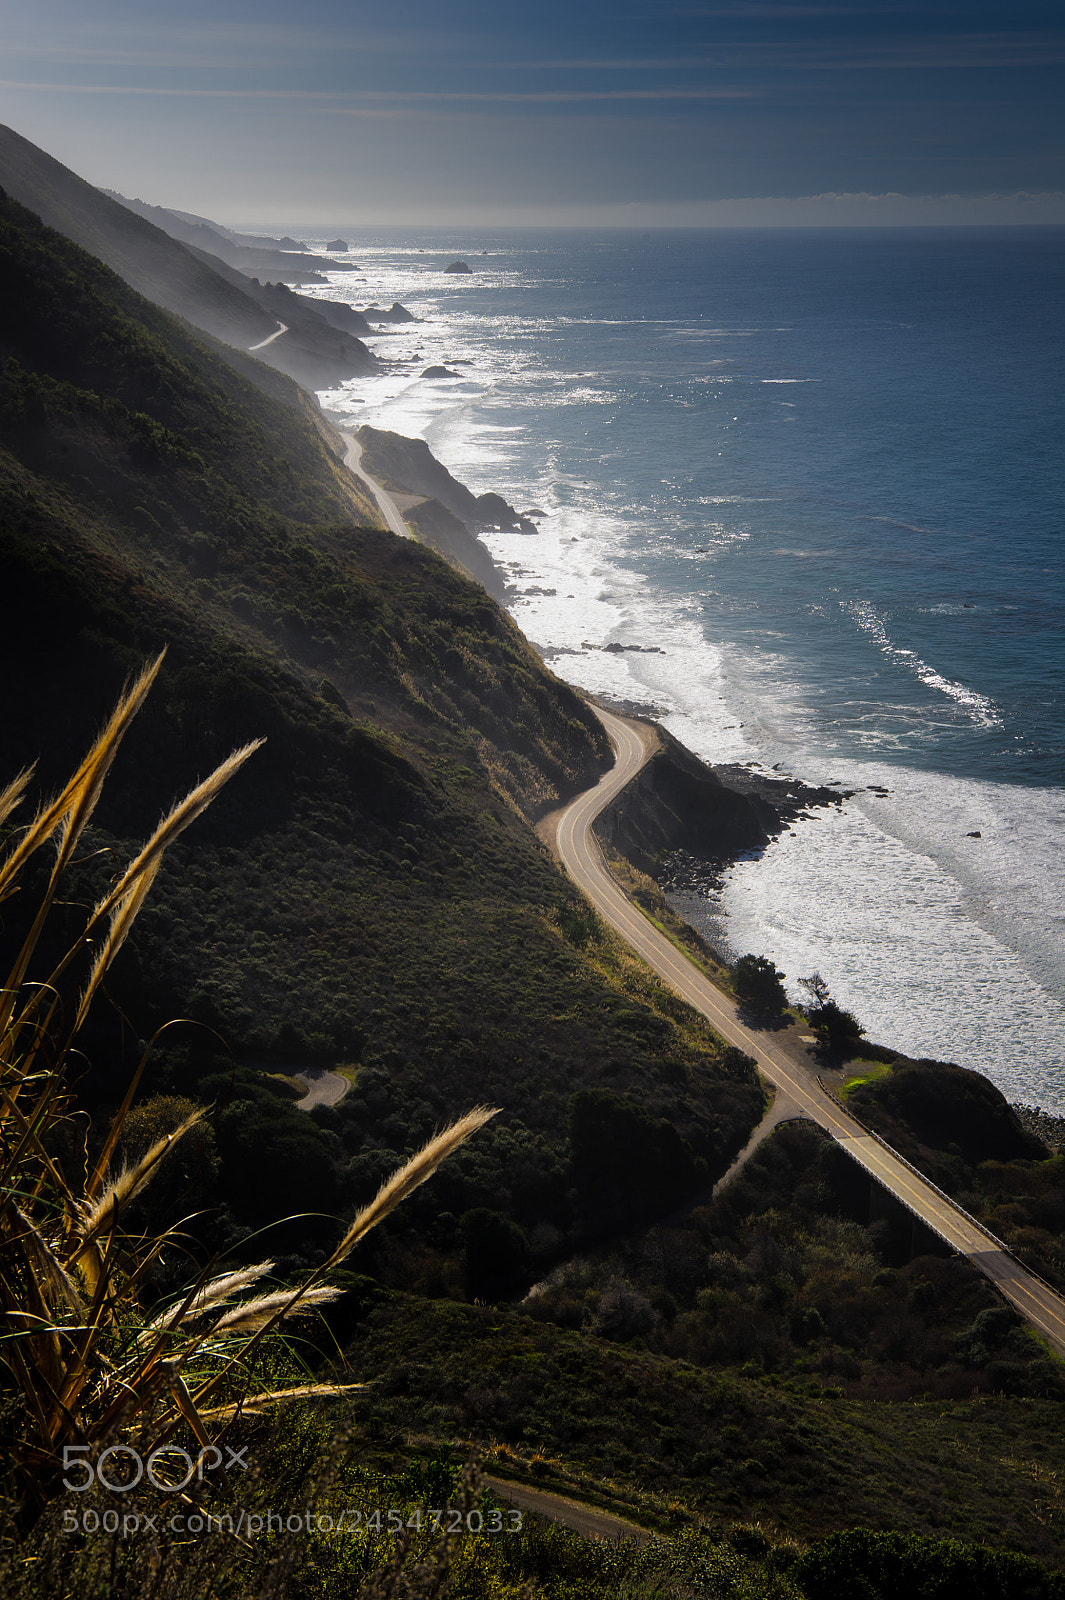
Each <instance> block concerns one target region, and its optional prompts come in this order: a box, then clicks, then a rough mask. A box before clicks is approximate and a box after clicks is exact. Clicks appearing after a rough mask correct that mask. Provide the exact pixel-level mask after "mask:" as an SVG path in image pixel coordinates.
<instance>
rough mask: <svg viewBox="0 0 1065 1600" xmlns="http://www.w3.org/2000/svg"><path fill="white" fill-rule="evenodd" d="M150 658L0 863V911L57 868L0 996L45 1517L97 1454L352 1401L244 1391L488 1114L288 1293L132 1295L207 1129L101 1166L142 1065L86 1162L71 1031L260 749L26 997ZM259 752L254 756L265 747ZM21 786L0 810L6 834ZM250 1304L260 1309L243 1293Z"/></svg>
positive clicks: (254, 1285) (16, 1325)
mask: <svg viewBox="0 0 1065 1600" xmlns="http://www.w3.org/2000/svg"><path fill="white" fill-rule="evenodd" d="M161 663H162V657H160V658H159V660H157V661H156V662H155V663H153V664H152V665H151V666H149V667H147V668H146V669H145V671H144V672H142V673H141V675H140V677H139V678H138V679H137V681H136V682H135V683H134V684H133V685H132V687H131V688H129V689H127V691H126V692H125V693H124V694H123V695H122V697H121V699H120V701H119V703H118V705H117V707H116V708H115V711H114V713H113V714H112V716H111V718H110V720H109V721H108V723H107V725H106V727H105V728H104V730H103V732H102V733H101V734H100V736H99V738H98V739H97V740H96V742H95V743H94V745H93V747H92V749H91V750H90V751H89V754H88V755H87V756H86V758H85V760H84V761H83V762H82V764H81V766H80V767H79V768H78V770H77V772H76V773H75V774H74V776H73V777H72V778H71V780H70V781H69V783H68V784H67V785H66V786H65V787H64V789H63V790H62V792H61V793H60V795H59V796H58V797H57V798H56V799H54V800H52V801H49V802H47V803H46V804H44V805H42V806H41V807H40V808H39V809H38V811H37V814H36V816H35V817H34V818H33V820H32V821H31V823H30V824H29V825H28V827H26V828H25V829H23V830H22V831H21V832H20V833H15V834H14V836H13V842H12V843H11V845H10V847H9V849H8V852H7V854H6V856H4V857H3V858H2V859H0V901H2V900H5V899H8V898H9V897H11V896H13V895H15V894H16V893H17V891H18V890H19V888H20V887H21V885H22V882H23V879H24V875H25V871H26V868H27V866H28V864H29V863H30V861H31V860H32V858H33V857H34V856H35V855H36V854H37V852H38V851H40V850H43V849H45V848H46V847H51V848H52V849H53V850H54V854H55V859H54V862H53V864H52V867H51V870H50V872H49V875H48V880H47V885H46V888H45V890H44V892H43V894H42V896H41V899H40V903H39V904H38V905H36V906H35V908H34V909H33V911H32V913H31V915H30V918H29V923H30V925H29V928H28V930H27V932H26V934H25V937H24V938H23V941H22V944H21V946H20V948H19V950H18V953H17V955H16V957H15V960H14V963H13V966H12V969H11V972H10V974H9V976H8V979H7V981H6V983H5V984H4V986H3V988H2V990H0V1186H2V1187H0V1192H2V1195H3V1199H2V1202H0V1306H2V1309H3V1311H4V1330H3V1336H2V1340H0V1359H2V1362H3V1367H4V1369H5V1377H6V1385H5V1386H6V1387H7V1388H8V1390H9V1391H10V1390H12V1389H13V1391H14V1394H15V1396H16V1402H15V1411H16V1415H17V1423H16V1426H15V1438H14V1441H13V1447H12V1450H11V1456H12V1461H11V1465H12V1467H13V1469H14V1472H15V1476H16V1480H17V1493H18V1494H19V1495H20V1496H21V1497H22V1499H23V1502H24V1504H25V1506H26V1507H27V1508H28V1509H34V1508H37V1509H39V1508H40V1507H41V1506H42V1505H43V1504H45V1503H47V1501H48V1500H49V1498H50V1497H51V1496H52V1495H54V1494H55V1493H56V1492H57V1488H58V1486H59V1483H60V1479H61V1476H62V1473H63V1470H64V1468H63V1452H64V1448H65V1447H66V1446H88V1447H89V1450H90V1459H91V1455H92V1452H93V1449H94V1447H96V1448H99V1449H102V1448H103V1447H104V1446H105V1445H114V1444H116V1443H118V1442H120V1441H122V1440H126V1439H130V1440H132V1439H134V1438H135V1439H136V1442H137V1448H138V1450H139V1451H140V1452H141V1454H142V1455H147V1454H149V1453H150V1452H151V1451H152V1450H153V1449H155V1448H157V1447H158V1446H159V1445H160V1444H161V1443H163V1442H164V1441H166V1440H168V1439H170V1438H171V1437H172V1436H174V1435H175V1434H177V1433H182V1434H191V1436H192V1438H193V1439H195V1440H196V1442H197V1443H198V1445H199V1446H200V1447H201V1449H206V1448H208V1447H209V1446H210V1445H211V1443H212V1433H213V1432H214V1431H217V1428H218V1425H219V1424H224V1423H225V1422H227V1421H229V1420H231V1419H232V1418H233V1417H234V1416H235V1415H236V1414H238V1413H239V1412H241V1411H244V1412H254V1411H257V1410H260V1409H261V1408H263V1407H264V1406H266V1405H268V1404H272V1403H278V1402H280V1401H283V1400H296V1399H300V1400H305V1399H311V1398H321V1397H334V1396H337V1395H340V1394H344V1393H347V1392H349V1391H350V1390H352V1389H357V1388H360V1387H361V1385H358V1384H349V1385H336V1384H305V1385H301V1386H299V1387H298V1388H286V1389H281V1390H277V1389H267V1388H264V1387H263V1385H262V1383H261V1382H260V1383H257V1382H256V1379H255V1366H254V1362H253V1356H254V1354H255V1353H256V1347H257V1346H259V1345H260V1343H261V1341H262V1340H263V1339H264V1338H265V1337H266V1336H268V1335H270V1334H272V1333H274V1332H275V1331H276V1330H277V1329H278V1327H279V1325H280V1324H281V1323H282V1322H283V1321H285V1320H286V1319H287V1318H289V1317H292V1316H295V1315H298V1314H300V1313H305V1312H309V1311H313V1310H314V1309H315V1308H316V1307H318V1306H321V1305H323V1304H325V1303H327V1302H328V1301H330V1300H332V1299H334V1298H335V1297H336V1295H337V1294H338V1293H339V1292H340V1291H338V1290H336V1289H332V1288H330V1287H329V1286H328V1285H325V1284H322V1282H321V1280H322V1278H323V1276H324V1274H325V1273H326V1271H327V1270H328V1269H329V1268H331V1267H334V1266H337V1265H339V1264H340V1263H341V1262H343V1261H344V1260H345V1259H346V1258H347V1256H348V1255H350V1253H351V1251H352V1250H353V1249H354V1248H355V1246H356V1244H357V1243H358V1241H359V1240H360V1239H361V1238H362V1237H363V1236H364V1235H365V1234H366V1233H367V1232H368V1231H369V1230H370V1229H371V1228H372V1227H374V1226H375V1225H376V1223H377V1222H379V1221H380V1220H381V1219H382V1218H383V1217H385V1216H387V1214H388V1213H389V1212H390V1211H391V1210H392V1209H393V1208H394V1207H395V1206H396V1205H398V1204H399V1203H400V1202H401V1201H402V1200H403V1199H404V1198H405V1197H406V1195H408V1194H409V1193H410V1192H411V1191H412V1190H413V1189H415V1188H416V1187H417V1186H418V1185H419V1184H421V1183H423V1182H424V1181H425V1180H426V1178H428V1177H429V1176H431V1174H432V1173H433V1172H434V1171H435V1170H436V1168H437V1167H438V1166H439V1164H440V1162H441V1161H443V1160H444V1159H445V1158H446V1156H447V1155H449V1154H450V1153H451V1151H453V1150H454V1149H456V1148H457V1147H458V1146H459V1145H460V1144H462V1143H463V1142H464V1141H465V1140H466V1139H467V1138H469V1136H470V1135H471V1134H472V1133H473V1132H475V1131H476V1130H477V1129H478V1128H479V1127H481V1126H483V1124H484V1123H485V1122H486V1121H487V1120H488V1118H489V1117H490V1116H492V1115H494V1113H493V1112H492V1111H490V1110H487V1109H486V1108H479V1109H478V1110H476V1111H472V1112H469V1113H468V1114H467V1115H466V1116H465V1117H463V1118H462V1119H461V1120H460V1121H459V1122H457V1123H455V1125H454V1126H453V1127H451V1128H448V1129H447V1130H446V1131H445V1132H443V1133H441V1134H438V1135H437V1136H436V1137H435V1138H434V1139H433V1140H431V1141H430V1143H429V1144H427V1145H426V1146H425V1148H424V1149H422V1150H421V1151H419V1152H418V1153H417V1154H416V1155H414V1156H413V1157H412V1158H411V1159H410V1160H409V1161H408V1162H407V1163H406V1165H405V1166H404V1167H403V1168H401V1169H400V1171H399V1172H397V1173H396V1174H394V1175H393V1177H392V1178H390V1179H389V1181H388V1182H387V1183H386V1184H385V1185H384V1187H383V1188H382V1190H381V1192H380V1193H379V1194H378V1195H377V1197H376V1198H375V1199H374V1200H373V1201H372V1202H371V1204H370V1205H369V1206H367V1207H366V1208H365V1209H364V1210H363V1211H362V1212H361V1213H360V1214H359V1216H358V1217H356V1219H355V1221H354V1222H353V1223H352V1225H351V1226H350V1227H349V1229H348V1230H347V1232H346V1233H345V1235H344V1237H343V1239H342V1240H341V1242H340V1244H339V1245H338V1246H337V1248H336V1249H335V1250H334V1251H333V1253H332V1254H331V1255H330V1256H329V1258H328V1259H327V1260H326V1261H325V1262H323V1263H322V1265H321V1267H319V1268H318V1269H316V1270H315V1271H314V1272H312V1273H311V1274H310V1275H309V1276H308V1277H307V1278H306V1279H305V1280H304V1281H303V1282H302V1283H300V1284H298V1285H297V1286H296V1287H295V1288H285V1289H276V1288H273V1289H270V1288H265V1286H264V1283H263V1280H264V1279H266V1278H267V1277H268V1275H269V1273H270V1272H271V1270H272V1268H273V1262H271V1261H262V1262H259V1263H258V1264H257V1265H254V1266H249V1267H245V1268H242V1269H241V1270H239V1271H236V1272H227V1273H222V1274H218V1275H215V1276H209V1275H208V1274H206V1273H204V1274H201V1276H200V1277H199V1278H198V1279H197V1280H196V1281H195V1282H193V1283H192V1284H191V1285H190V1286H189V1287H188V1289H187V1290H186V1291H185V1292H184V1293H183V1294H182V1295H180V1296H178V1297H177V1298H176V1299H175V1300H174V1301H172V1302H171V1304H170V1305H168V1306H167V1307H166V1308H165V1309H164V1310H162V1311H158V1310H157V1311H155V1314H154V1315H152V1316H151V1317H149V1316H148V1315H147V1314H146V1313H145V1311H144V1309H143V1307H142V1303H141V1293H142V1289H143V1285H144V1282H145V1279H146V1276H147V1274H148V1271H149V1269H150V1268H151V1267H152V1265H153V1263H155V1262H156V1261H157V1260H158V1258H159V1256H160V1255H161V1253H162V1252H163V1250H164V1249H165V1248H166V1247H167V1246H168V1244H170V1243H172V1242H173V1241H174V1232H175V1230H173V1229H171V1230H169V1231H168V1232H166V1233H164V1234H161V1235H158V1236H152V1237H146V1236H143V1235H136V1234H133V1233H131V1232H127V1231H126V1230H125V1228H124V1213H125V1212H126V1209H127V1207H128V1206H129V1205H130V1203H131V1201H133V1200H134V1199H135V1198H136V1196H137V1195H138V1194H140V1193H141V1192H142V1191H143V1189H144V1188H145V1186H146V1185H147V1184H149V1183H150V1182H151V1180H152V1178H153V1176H154V1175H155V1173H156V1171H157V1170H158V1168H159V1166H160V1165H161V1163H162V1162H163V1161H164V1160H165V1159H166V1157H167V1155H168V1154H169V1153H170V1151H171V1150H172V1149H173V1148H174V1147H175V1146H176V1145H177V1144H178V1143H179V1141H180V1140H181V1139H182V1138H183V1137H184V1136H185V1135H186V1134H187V1133H188V1132H189V1131H190V1129H192V1128H193V1127H195V1126H196V1125H197V1123H198V1122H199V1121H200V1120H201V1119H202V1117H203V1116H204V1115H205V1113H204V1112H203V1111H197V1112H195V1113H193V1114H192V1115H190V1116H188V1117H186V1118H185V1119H184V1121H183V1122H181V1123H180V1125H179V1126H178V1127H177V1128H175V1129H174V1131H173V1132H172V1133H170V1134H168V1135H166V1136H165V1137H164V1138H161V1139H159V1140H157V1141H156V1142H155V1143H154V1144H153V1145H152V1146H151V1148H150V1149H148V1150H147V1151H146V1152H145V1153H144V1154H143V1155H142V1156H141V1157H140V1158H139V1160H137V1161H136V1162H135V1163H134V1164H133V1165H132V1166H126V1167H123V1168H121V1169H120V1170H117V1171H116V1170H114V1169H113V1167H112V1161H113V1158H114V1154H115V1150H116V1148H117V1146H118V1144H119V1140H120V1136H121V1133H122V1128H123V1125H124V1123H125V1120H126V1117H127V1115H128V1114H129V1111H130V1109H131V1106H132V1104H133V1101H134V1098H135V1095H136V1092H137V1088H138V1084H139V1081H140V1077H141V1074H142V1072H143V1069H144V1065H145V1059H146V1058H142V1060H141V1062H140V1065H139V1066H138V1068H137V1070H136V1072H135V1073H134V1074H133V1077H132V1080H131V1082H130V1084H129V1086H128V1089H127V1092H126V1094H125V1096H124V1098H123V1101H122V1103H121V1105H120V1106H119V1108H118V1110H117V1112H116V1113H115V1115H114V1117H113V1119H112V1121H111V1123H110V1126H109V1127H108V1128H107V1129H106V1130H98V1131H99V1132H102V1133H103V1138H102V1145H101V1148H100V1153H99V1155H98V1156H97V1157H96V1159H95V1160H94V1161H91V1162H90V1159H89V1155H88V1148H87V1136H86V1130H85V1125H84V1124H85V1119H84V1117H83V1116H80V1117H79V1116H77V1115H76V1111H75V1106H74V1102H73V1099H72V1096H71V1093H70V1089H69V1086H68V1079H67V1067H68V1063H69V1061H70V1058H71V1053H72V1051H73V1049H74V1046H75V1043H76V1041H77V1039H78V1034H79V1029H80V1028H81V1026H82V1024H83V1023H84V1021H85V1018H86V1016H87V1014H88V1011H89V1008H90V1006H91V1004H92V1001H93V999H94V997H95V996H96V994H97V993H98V991H99V988H100V985H101V983H102V981H103V979H104V977H105V975H106V973H107V971H108V968H109V967H110V965H111V963H112V962H113V960H114V958H115V956H116V954H117V953H118V951H119V949H120V948H121V946H122V944H123V942H124V941H125V939H126V937H127V936H128V934H129V931H130V928H131V927H132V924H133V922H134V920H135V918H136V915H137V913H138V911H139V910H140V907H141V905H142V904H143V902H144V899H145V897H146V895H147V893H148V891H149V889H150V887H151V884H152V882H153V880H154V878H155V875H156V873H157V871H158V868H159V864H160V862H161V860H162V857H163V854H164V852H165V851H166V849H167V848H168V846H169V845H170V844H172V843H173V841H174V840H175V839H176V838H177V837H178V836H179V835H180V834H181V833H182V832H183V831H184V829H185V828H187V827H188V826H189V825H190V824H191V823H192V822H193V821H195V819H196V818H197V817H198V816H199V815H200V814H201V813H202V812H203V810H204V809H205V808H206V807H207V806H208V805H210V803H211V801H212V800H213V799H214V798H215V796H216V795H217V794H218V793H219V791H220V790H221V788H222V787H223V785H224V784H225V783H227V782H228V781H229V779H230V778H231V777H232V776H233V775H234V774H235V773H236V772H237V771H238V770H239V768H240V767H241V766H242V765H243V763H244V762H245V761H246V760H247V759H248V757H249V756H250V755H252V754H253V752H254V751H255V750H256V749H257V748H258V743H255V744H249V745H246V746H245V747H244V748H243V749H241V750H238V751H236V752H235V753H234V754H233V755H232V756H230V757H229V759H228V760H227V761H225V762H223V763H222V765H221V766H220V767H218V768H217V770H216V771H215V772H213V773H212V774H211V775H210V776H209V777H208V778H207V779H205V780H204V782H202V783H200V784H198V785H197V786H196V788H195V789H193V790H192V791H191V793H190V794H188V795H186V796H185V798H184V799H183V800H181V801H180V802H179V803H178V804H176V805H175V806H174V807H173V808H172V810H171V811H170V812H169V813H168V814H167V815H166V816H165V817H164V818H163V820H162V821H161V822H160V824H159V826H158V827H157V828H156V830H155V832H154V833H153V834H152V836H151V838H150V839H149V840H148V842H147V844H145V846H144V847H143V849H142V850H140V851H139V852H138V853H137V855H136V856H135V857H134V859H133V860H132V861H131V862H130V864H129V865H128V866H127V867H126V869H125V870H124V871H123V872H121V873H119V874H118V876H117V878H116V879H115V881H114V882H113V883H112V885H111V887H110V888H109V889H108V891H107V893H106V894H105V895H104V896H103V897H102V898H101V899H100V901H99V902H98V904H97V905H96V906H95V907H94V908H93V910H92V912H91V913H90V915H89V917H88V920H87V923H86V926H85V929H84V931H83V932H82V934H81V935H80V937H79V938H78V939H77V940H76V941H75V943H74V944H73V945H72V946H71V948H70V949H69V950H68V951H66V953H65V954H64V955H62V957H61V958H60V959H59V961H58V962H57V963H56V964H55V965H54V966H53V968H52V970H51V971H50V972H49V973H48V975H47V976H46V977H45V978H44V979H43V980H41V979H31V977H30V974H31V973H32V972H33V969H34V961H35V958H36V957H37V956H38V952H39V947H40V946H41V940H42V935H43V933H44V930H45V927H46V925H47V922H48V916H49V912H50V911H51V909H52V907H53V905H54V904H55V903H56V899H57V896H58V894H59V893H60V888H61V884H62V880H63V875H64V873H65V871H66V869H67V868H68V867H69V865H70V863H71V862H72V860H73V859H74V854H75V851H76V848H77V844H78V840H79V838H80V837H81V835H82V834H83V832H84V830H85V827H86V826H87V824H88V823H89V821H90V819H91V817H92V814H93V811H94V809H95V807H96V804H97V801H98V799H99V796H100V792H101V789H102V786H103V782H104V779H105V778H106V776H107V773H108V771H109V769H110V767H111V764H112V762H113V760H114V757H115V754H116V752H117V750H118V746H119V744H120V742H121V740H122V737H123V735H124V734H125V732H126V730H127V728H128V727H129V725H130V723H131V721H132V719H133V717H134V716H135V715H136V713H137V711H138V710H139V708H140V706H141V705H142V704H143V702H144V699H145V697H146V695H147V693H148V690H149V689H150V687H151V684H152V682H153V680H154V678H155V676H156V674H157V673H158V671H159V668H160V665H161ZM259 743H261V741H259ZM30 777H31V774H30V773H23V774H21V775H20V776H19V777H18V778H17V779H16V780H15V781H14V782H13V783H12V784H10V785H9V786H8V787H7V789H6V790H4V791H3V792H2V793H0V826H6V827H7V830H8V832H9V833H10V822H9V820H8V819H9V818H10V817H11V815H12V813H13V812H14V810H15V808H16V807H17V806H18V804H19V803H20V802H21V800H22V799H23V797H24V794H25V790H26V788H27V786H28V783H29V780H30ZM255 1291H258V1292H255Z"/></svg>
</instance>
